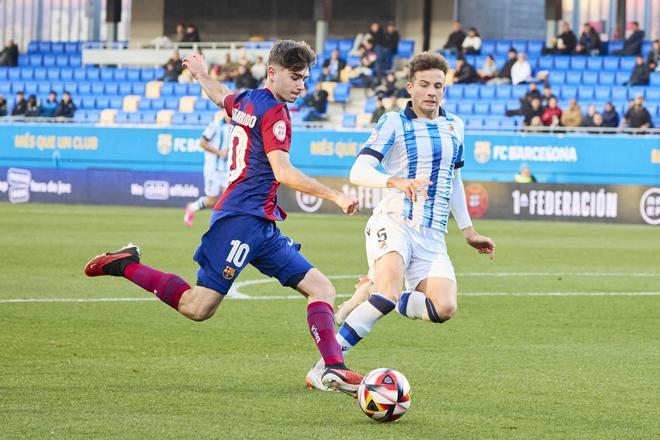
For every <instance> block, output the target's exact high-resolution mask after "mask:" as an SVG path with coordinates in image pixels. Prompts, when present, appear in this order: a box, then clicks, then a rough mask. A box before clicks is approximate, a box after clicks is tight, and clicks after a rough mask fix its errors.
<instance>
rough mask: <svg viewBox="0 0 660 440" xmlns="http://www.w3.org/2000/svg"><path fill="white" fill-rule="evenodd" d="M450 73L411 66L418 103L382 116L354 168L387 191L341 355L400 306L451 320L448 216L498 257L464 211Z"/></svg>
mask: <svg viewBox="0 0 660 440" xmlns="http://www.w3.org/2000/svg"><path fill="white" fill-rule="evenodd" d="M447 70H448V66H447V61H446V60H445V59H444V58H443V57H441V56H439V55H435V54H430V53H428V52H425V53H422V54H419V55H417V56H415V57H414V58H413V59H412V60H411V61H410V78H409V82H408V84H407V86H406V87H407V90H408V93H409V94H410V96H411V97H412V100H411V101H410V102H408V105H407V106H406V108H405V109H404V110H403V111H401V112H389V113H386V114H385V115H383V116H382V117H381V118H380V120H379V121H378V124H377V126H376V129H375V130H374V131H373V133H372V134H371V137H370V138H369V139H368V140H367V142H366V143H365V144H364V147H363V149H362V151H361V152H360V155H359V156H358V158H357V160H356V162H355V164H354V165H353V168H352V169H351V176H350V179H351V183H353V184H355V185H360V186H365V187H371V188H388V189H389V190H388V191H387V193H386V195H385V196H384V197H383V200H382V201H381V202H380V204H379V205H378V206H377V207H376V208H375V209H374V212H373V215H372V216H371V218H370V219H369V221H368V222H367V226H366V228H365V238H366V248H367V259H368V263H369V279H370V280H372V283H371V282H369V283H362V284H361V285H360V286H359V287H358V290H357V291H356V293H355V295H354V297H353V298H352V299H351V300H349V301H348V302H347V303H345V304H344V305H343V306H342V309H341V310H340V311H339V312H338V315H339V316H337V321H338V322H343V324H342V326H341V328H340V329H339V332H338V333H337V340H338V342H339V343H340V345H341V346H342V350H343V351H344V353H345V352H347V351H348V350H350V349H351V348H352V347H354V346H355V345H356V344H357V343H358V342H360V341H361V340H362V339H363V338H364V337H365V336H366V335H367V334H369V332H370V331H371V329H372V328H373V326H374V325H375V323H376V322H377V321H378V320H379V319H380V318H382V317H383V316H385V315H387V314H388V313H390V312H391V311H393V310H394V309H395V308H396V309H397V311H398V312H399V314H401V315H402V316H405V317H407V318H410V319H422V320H425V321H430V322H434V323H438V324H440V323H443V322H445V321H447V320H448V319H450V318H451V317H452V316H453V315H454V313H455V312H456V307H457V286H456V278H455V276H454V268H453V266H452V263H451V260H450V258H449V255H448V254H447V247H446V244H445V233H446V232H447V219H448V217H449V212H450V211H451V213H452V215H453V216H454V218H455V219H456V222H457V223H458V227H459V229H460V230H461V232H462V233H463V236H464V237H465V240H466V241H467V243H468V244H469V245H470V246H472V247H474V248H475V249H477V250H478V251H479V252H480V253H483V254H488V255H490V257H491V258H493V257H494V255H495V243H494V242H493V240H491V239H490V238H488V237H484V236H482V235H479V234H478V233H477V232H476V231H475V229H474V227H473V226H472V222H471V220H470V215H469V213H468V209H467V203H466V200H465V191H464V189H463V182H462V180H461V174H460V168H461V167H462V166H463V154H464V142H463V121H462V120H461V119H460V118H459V117H457V116H456V115H454V114H452V113H450V112H447V111H446V110H444V109H443V108H442V107H441V106H440V103H441V102H442V98H443V94H444V86H445V77H446V74H447ZM379 164H382V166H383V169H384V171H385V172H384V173H383V172H380V171H379V170H378V169H377V167H378V165H379ZM404 281H405V286H406V290H405V291H403V292H402V285H403V284H404ZM367 298H368V299H367ZM344 318H345V320H344ZM322 373H323V361H322V360H321V361H319V363H317V365H315V366H314V367H313V368H312V369H311V370H310V372H309V373H308V375H307V380H306V381H307V384H308V386H310V387H314V388H318V389H325V387H324V386H323V384H322V383H321V382H320V375H321V374H322Z"/></svg>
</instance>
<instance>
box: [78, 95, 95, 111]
mask: <svg viewBox="0 0 660 440" xmlns="http://www.w3.org/2000/svg"><path fill="white" fill-rule="evenodd" d="M80 107H81V108H84V109H93V108H96V98H95V97H94V96H85V97H83V98H82V99H81V100H80Z"/></svg>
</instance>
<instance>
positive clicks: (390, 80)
mask: <svg viewBox="0 0 660 440" xmlns="http://www.w3.org/2000/svg"><path fill="white" fill-rule="evenodd" d="M374 92H376V96H378V97H379V98H390V97H392V96H398V94H399V90H398V89H397V87H396V75H394V73H393V72H390V73H388V74H387V76H385V79H384V80H383V82H382V83H381V84H380V85H379V86H378V87H376V88H375V89H374Z"/></svg>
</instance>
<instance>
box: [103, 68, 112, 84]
mask: <svg viewBox="0 0 660 440" xmlns="http://www.w3.org/2000/svg"><path fill="white" fill-rule="evenodd" d="M114 76H115V75H114V69H113V68H110V67H105V68H103V69H101V81H104V82H109V81H112V79H113V78H114Z"/></svg>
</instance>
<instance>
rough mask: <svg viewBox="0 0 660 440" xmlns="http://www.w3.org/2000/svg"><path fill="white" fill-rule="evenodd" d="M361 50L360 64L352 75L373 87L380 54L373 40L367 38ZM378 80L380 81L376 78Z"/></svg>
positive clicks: (367, 85)
mask: <svg viewBox="0 0 660 440" xmlns="http://www.w3.org/2000/svg"><path fill="white" fill-rule="evenodd" d="M359 52H360V65H359V66H358V67H356V68H355V69H353V70H352V72H351V76H352V77H353V78H359V79H360V80H361V82H362V84H364V85H365V86H366V87H371V86H372V85H373V83H374V78H373V74H374V66H375V64H376V61H377V60H378V55H377V54H376V52H375V51H374V45H373V43H372V41H371V40H365V42H364V44H363V45H362V47H360V49H359ZM376 81H378V80H377V79H376Z"/></svg>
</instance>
